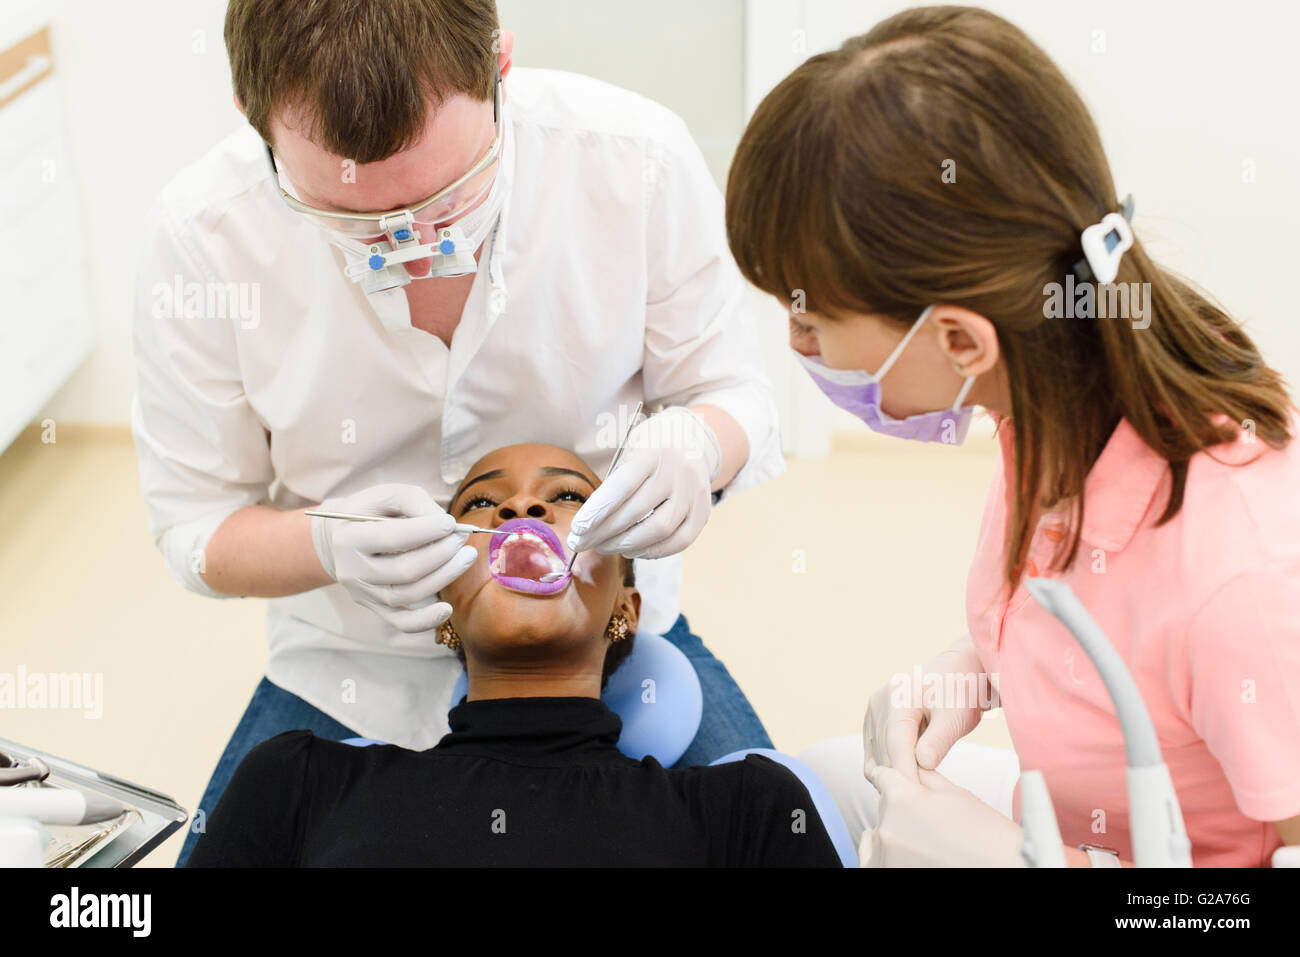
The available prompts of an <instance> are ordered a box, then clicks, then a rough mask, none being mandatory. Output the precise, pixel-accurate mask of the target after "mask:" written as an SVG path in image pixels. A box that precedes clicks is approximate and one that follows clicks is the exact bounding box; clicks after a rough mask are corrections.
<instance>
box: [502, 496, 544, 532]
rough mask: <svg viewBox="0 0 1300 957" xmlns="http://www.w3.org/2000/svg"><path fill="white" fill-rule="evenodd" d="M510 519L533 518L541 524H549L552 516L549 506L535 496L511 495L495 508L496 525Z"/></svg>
mask: <svg viewBox="0 0 1300 957" xmlns="http://www.w3.org/2000/svg"><path fill="white" fill-rule="evenodd" d="M512 518H535V519H537V520H539V521H542V522H548V523H549V522H551V521H553V519H554V515H553V514H552V512H551V506H550V505H549V504H547V503H546V502H544V501H542V500H541V499H540V498H538V497H537V496H536V495H525V494H520V495H512V496H511V497H510V498H508V499H506V500H505V501H504V502H502V503H501V504H500V505H498V506H497V513H496V524H497V525H500V524H502V523H503V522H508V521H509V520H510V519H512Z"/></svg>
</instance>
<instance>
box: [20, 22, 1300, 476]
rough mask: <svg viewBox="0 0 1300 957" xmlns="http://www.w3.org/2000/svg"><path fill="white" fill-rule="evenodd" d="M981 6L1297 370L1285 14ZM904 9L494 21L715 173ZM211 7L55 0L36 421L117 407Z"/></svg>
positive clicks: (184, 140) (1151, 229)
mask: <svg viewBox="0 0 1300 957" xmlns="http://www.w3.org/2000/svg"><path fill="white" fill-rule="evenodd" d="M986 5H987V6H988V7H990V8H991V9H993V10H994V11H996V12H998V13H1001V14H1002V15H1004V16H1006V17H1008V18H1009V19H1011V20H1012V21H1013V22H1015V23H1017V24H1018V25H1019V26H1021V27H1022V28H1023V29H1025V30H1026V32H1027V33H1028V34H1029V35H1030V36H1031V37H1032V38H1033V39H1034V40H1035V41H1037V42H1038V43H1039V44H1040V45H1042V46H1043V47H1044V48H1045V49H1046V50H1047V52H1048V53H1049V54H1050V55H1051V56H1052V57H1053V58H1054V59H1055V60H1056V61H1057V63H1059V64H1060V65H1061V67H1062V69H1063V70H1064V71H1065V73H1066V75H1067V76H1068V77H1069V78H1070V79H1071V80H1072V81H1073V82H1074V83H1075V84H1076V86H1077V87H1078V88H1079V90H1080V92H1081V93H1082V95H1083V97H1084V100H1085V101H1086V102H1087V103H1088V105H1089V107H1090V108H1091V109H1092V111H1093V113H1094V116H1095V117H1096V119H1097V121H1098V124H1099V126H1100V128H1101V132H1102V137H1103V141H1104V143H1105V145H1106V148H1107V151H1108V153H1109V156H1110V159H1111V164H1112V168H1113V170H1114V176H1115V181H1116V185H1117V188H1118V189H1119V191H1120V193H1121V195H1122V194H1123V193H1125V192H1132V193H1133V194H1134V195H1135V196H1136V198H1137V208H1138V214H1137V218H1136V227H1137V230H1138V233H1139V236H1140V238H1141V239H1142V241H1143V242H1144V243H1146V244H1147V245H1148V248H1149V249H1150V250H1151V251H1152V252H1153V254H1154V255H1156V257H1157V258H1158V259H1161V260H1162V261H1163V262H1165V263H1166V264H1167V265H1169V266H1171V267H1173V268H1175V269H1177V270H1178V271H1180V272H1182V273H1184V274H1186V275H1188V276H1190V277H1191V278H1192V279H1194V280H1195V281H1196V282H1198V283H1199V284H1201V285H1202V286H1204V287H1205V288H1207V289H1208V290H1210V291H1211V292H1212V293H1214V294H1215V295H1216V296H1217V298H1219V299H1220V301H1222V302H1223V303H1224V304H1225V305H1226V306H1227V307H1228V308H1229V309H1230V310H1231V311H1232V312H1233V313H1234V314H1235V315H1237V316H1238V317H1239V318H1241V319H1243V320H1245V321H1246V322H1247V323H1248V329H1249V330H1250V331H1251V333H1252V334H1253V335H1255V336H1256V338H1257V341H1258V342H1259V343H1260V345H1261V347H1262V348H1263V350H1264V352H1265V355H1266V356H1267V357H1268V359H1269V361H1270V362H1271V364H1272V365H1274V366H1275V367H1277V368H1279V369H1280V370H1282V371H1283V372H1284V373H1286V374H1287V375H1288V377H1289V378H1290V379H1291V380H1292V381H1295V380H1297V379H1300V322H1298V321H1297V319H1296V317H1295V316H1294V312H1295V306H1294V304H1293V301H1292V299H1291V296H1290V292H1291V288H1290V282H1291V277H1292V276H1293V275H1294V274H1296V272H1297V262H1296V253H1297V247H1298V244H1297V241H1296V238H1295V235H1296V234H1295V230H1296V222H1295V221H1296V214H1297V211H1300V184H1298V182H1297V178H1296V171H1297V169H1298V168H1300V129H1298V128H1297V123H1296V112H1297V111H1296V107H1295V98H1296V94H1297V92H1300V83H1298V82H1297V74H1298V72H1300V70H1298V68H1297V59H1296V55H1295V51H1294V43H1295V40H1296V38H1297V36H1300V13H1298V12H1297V9H1298V8H1297V6H1296V5H1293V4H1280V3H1277V2H1268V0H1243V2H1233V3H1230V4H1229V3H1209V2H1198V3H1186V2H1173V0H1165V2H1155V0H1145V2H1134V0H1128V2H1115V0H1092V2H1089V3H1077V2H1059V0H1008V2H993V3H988V4H986ZM904 6H905V4H900V3H872V2H852V0H803V2H799V0H749V2H743V0H658V2H655V3H648V2H641V0H501V2H500V9H501V21H502V26H503V28H505V29H512V30H514V31H516V33H517V35H518V37H517V47H516V51H517V53H516V62H517V63H519V64H521V65H537V66H553V67H564V68H567V69H571V70H575V71H577V72H586V73H590V74H593V75H596V76H599V77H601V78H604V79H608V80H610V81H611V82H615V83H618V84H620V85H623V86H627V87H631V88H633V89H636V90H638V91H639V92H642V93H644V94H646V95H648V96H650V97H652V98H654V99H657V100H660V101H661V102H664V103H666V104H667V105H669V106H670V107H672V108H673V109H674V110H676V111H677V112H679V113H680V114H682V116H683V117H684V118H685V119H686V120H687V122H688V124H689V125H690V128H691V130H692V132H693V133H694V134H695V136H696V138H697V140H699V142H700V144H701V146H702V148H703V149H704V151H705V155H706V156H707V157H708V159H709V162H710V165H711V167H712V169H713V170H714V173H715V175H716V176H717V177H718V179H719V183H720V184H721V183H722V182H723V181H724V178H725V172H726V167H727V163H728V161H729V158H730V154H731V151H732V149H733V148H734V145H735V142H736V140H737V138H738V137H739V134H740V132H741V130H742V129H743V125H744V120H745V117H746V116H747V115H748V111H749V110H750V109H752V107H753V106H754V105H755V104H756V103H757V101H758V99H759V98H760V97H761V95H762V94H763V93H764V92H766V91H767V90H768V89H770V87H771V86H772V85H773V84H774V83H775V82H776V81H777V80H778V79H779V78H780V77H781V76H783V75H784V74H785V73H787V72H788V71H789V70H790V69H792V68H793V67H794V66H795V65H797V63H798V62H799V60H800V59H802V57H803V56H805V55H807V54H810V53H813V52H817V51H819V50H822V49H826V48H828V47H831V46H834V45H837V44H838V43H839V42H840V41H841V40H842V39H843V38H844V37H846V36H849V35H852V34H854V33H857V32H862V31H864V30H866V29H867V28H869V27H870V25H871V24H872V23H874V22H876V21H877V20H879V19H881V18H883V17H885V16H888V15H889V14H891V13H893V12H895V11H896V10H898V9H902V8H903V7H904ZM224 9H225V3H224V0H118V2H113V3H105V2H99V0H63V2H60V3H56V4H55V10H56V14H55V43H54V45H55V57H56V63H57V70H56V72H57V74H58V75H59V77H60V79H59V84H60V86H59V94H60V102H61V108H62V110H63V113H64V116H63V119H64V120H65V123H64V128H65V130H66V133H67V137H68V139H69V141H70V145H71V151H72V163H73V167H74V169H73V170H72V175H74V176H75V177H76V178H77V179H76V182H77V185H78V190H79V194H80V204H81V207H82V209H83V210H84V215H85V237H86V243H87V250H88V254H89V255H88V257H87V259H88V264H87V266H86V269H87V276H86V278H87V280H88V283H89V288H90V292H91V310H92V315H91V319H92V323H93V326H94V329H95V341H96V345H95V349H94V352H93V354H92V356H91V358H90V359H89V360H88V361H87V362H86V363H85V364H84V365H83V366H82V367H81V369H80V370H79V371H78V372H77V373H76V374H75V375H74V377H73V378H72V380H71V381H70V383H69V384H68V386H67V387H66V388H64V389H63V390H62V391H61V393H60V394H59V395H58V396H56V397H55V399H54V400H53V401H52V402H51V403H50V404H49V405H48V407H47V409H45V410H44V411H43V412H42V413H41V416H38V418H40V417H43V416H44V415H50V416H53V417H54V418H55V419H56V420H58V421H59V422H95V423H110V424H126V423H127V422H128V421H129V408H130V396H131V388H132V387H131V360H130V316H129V314H128V309H127V306H128V299H127V297H128V290H129V284H130V279H131V276H132V274H133V271H134V268H135V255H136V249H137V246H138V240H139V232H138V231H139V224H140V220H141V217H142V214H143V212H144V210H145V208H146V207H147V205H148V203H149V202H150V200H151V199H152V197H153V196H154V195H155V194H156V193H157V191H158V190H159V189H160V188H161V187H162V185H163V184H164V183H165V182H166V180H167V179H168V178H169V177H170V176H171V175H172V174H173V173H174V172H175V171H176V170H177V169H179V168H180V167H181V166H183V165H184V164H186V163H188V162H190V161H192V160H193V159H194V158H196V157H197V156H199V155H201V154H202V153H203V152H204V150H205V149H207V148H208V147H209V146H210V145H211V144H213V143H214V142H216V141H217V140H218V139H219V138H221V137H222V136H223V135H225V134H226V133H227V132H228V131H230V130H231V129H233V128H234V127H235V125H236V124H238V123H240V122H242V119H241V117H240V116H239V115H238V113H237V112H236V111H235V109H234V107H233V105H232V103H231V94H230V85H229V84H230V79H229V68H228V65H227V62H226V56H225V51H224V49H223V46H222V39H221V26H222V19H223V15H224ZM795 31H802V34H796V33H795ZM1095 31H1103V32H1104V44H1105V49H1104V52H1094V44H1095V43H1096V39H1097V34H1096V32H1095ZM800 41H801V42H802V48H801V52H795V50H796V47H798V46H799V42H800ZM1247 160H1252V161H1253V162H1254V164H1255V169H1256V182H1255V183H1253V184H1251V183H1244V182H1243V181H1242V168H1243V167H1242V164H1243V163H1244V162H1245V161H1247ZM50 295H51V296H58V295H60V291H59V290H57V289H51V290H50ZM758 307H759V308H760V309H761V310H762V321H761V322H760V327H761V329H762V334H763V337H764V348H765V354H766V355H767V357H768V359H769V362H770V366H771V371H772V375H773V379H774V382H775V383H776V385H777V389H778V395H779V397H780V400H781V407H782V412H783V420H784V423H785V426H784V432H785V435H786V444H787V447H788V448H789V449H791V450H792V451H800V452H807V453H815V452H819V451H824V450H825V449H826V448H827V446H828V441H829V434H830V431H831V430H832V428H836V427H838V426H839V425H842V424H845V420H844V419H841V418H835V417H833V416H832V412H833V411H834V410H833V409H831V408H830V407H829V406H828V405H827V404H826V403H825V402H824V401H823V400H821V399H820V397H818V396H816V395H815V394H814V393H813V392H811V391H809V390H810V388H811V387H810V386H808V384H807V383H806V382H804V381H803V379H802V374H800V376H795V375H793V374H792V373H793V372H794V371H797V370H795V369H794V367H793V365H792V364H791V363H790V362H789V359H788V356H787V355H786V354H785V349H784V337H785V323H784V318H783V313H782V312H781V311H780V309H778V308H777V307H776V306H775V305H773V304H771V303H761V304H758ZM809 399H813V400H815V401H807V400H809ZM859 428H860V427H859Z"/></svg>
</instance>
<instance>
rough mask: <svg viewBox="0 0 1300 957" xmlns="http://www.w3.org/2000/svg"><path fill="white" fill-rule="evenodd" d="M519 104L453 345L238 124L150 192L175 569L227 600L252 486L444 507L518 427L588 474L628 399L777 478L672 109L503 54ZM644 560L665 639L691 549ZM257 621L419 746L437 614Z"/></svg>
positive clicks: (443, 662) (350, 703) (162, 520)
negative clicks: (708, 422)
mask: <svg viewBox="0 0 1300 957" xmlns="http://www.w3.org/2000/svg"><path fill="white" fill-rule="evenodd" d="M506 96H507V99H506V104H505V113H504V118H505V123H504V130H505V142H504V144H503V153H502V160H501V167H500V172H499V176H500V178H501V186H502V188H503V189H505V190H506V201H505V205H504V207H503V211H502V213H501V215H500V218H499V220H498V224H497V227H496V229H495V231H494V232H493V233H492V234H491V235H490V236H489V238H488V239H487V240H486V241H485V247H486V248H485V250H484V254H483V256H482V257H481V261H480V264H479V269H478V273H477V275H476V278H475V280H474V283H473V287H472V289H471V292H470V295H469V299H468V300H467V302H466V304H465V308H464V312H463V314H462V316H461V320H460V324H459V325H458V326H457V327H456V329H455V333H454V335H453V337H452V342H451V348H450V349H448V348H447V347H446V346H445V345H444V344H443V342H442V341H441V340H440V339H438V338H437V337H436V336H433V335H431V334H429V333H427V332H423V331H421V330H419V329H416V328H414V327H413V326H411V324H410V315H409V312H408V308H407V299H406V295H405V292H404V291H403V290H402V289H396V290H391V291H388V292H385V293H379V294H376V295H373V296H369V297H367V296H366V295H365V294H364V293H363V292H362V291H361V289H360V287H359V286H357V285H355V284H354V283H352V282H351V281H350V280H348V279H347V278H346V277H345V276H344V275H343V271H342V265H343V261H344V260H343V255H342V253H341V251H340V250H339V249H337V248H335V247H334V246H333V245H331V243H330V242H329V241H328V239H327V237H326V235H325V233H324V232H323V231H322V230H321V229H319V228H318V227H317V226H315V225H313V224H312V223H311V222H310V221H308V220H306V219H305V218H304V217H302V216H300V215H299V214H297V213H294V212H293V211H291V210H290V209H288V208H287V207H286V206H285V205H284V203H283V201H282V200H281V199H280V197H279V195H278V193H277V192H276V190H275V187H274V184H273V182H272V179H271V174H270V167H269V164H268V162H267V157H266V152H265V149H264V147H263V145H262V142H261V140H260V138H259V137H258V135H257V133H256V132H255V131H254V130H253V129H252V128H251V127H246V128H244V129H241V130H239V131H238V132H236V133H234V134H232V135H231V136H229V137H228V138H227V139H225V140H224V141H223V142H221V143H220V144H218V145H217V146H216V147H215V148H214V149H212V150H211V151H210V152H208V153H207V155H205V156H204V157H203V158H202V159H200V160H199V161H198V162H197V163H195V164H194V165H192V166H190V167H188V168H187V169H185V170H183V171H182V172H181V173H179V174H178V175H177V176H176V177H175V179H174V180H173V181H172V182H171V183H170V184H169V185H168V186H167V187H166V188H165V189H164V191H163V192H162V194H161V196H160V197H159V199H158V200H157V202H156V203H155V205H154V207H153V209H152V210H151V213H150V217H149V222H148V225H147V228H146V238H145V245H144V251H143V258H142V262H141V265H140V271H139V275H138V277H137V285H136V299H135V306H134V309H135V316H134V318H135V333H134V345H135V356H136V396H135V402H134V405H133V409H132V427H133V431H134V435H135V441H136V448H137V452H138V455H139V462H140V480H141V485H142V486H143V491H144V498H145V502H146V504H147V506H148V511H149V520H150V528H151V531H152V532H153V534H154V536H155V540H156V542H157V544H158V547H159V548H160V550H161V551H162V553H163V555H164V556H165V558H166V562H167V566H168V568H169V570H170V571H171V573H172V575H173V577H175V578H176V580H177V581H179V582H180V583H181V584H182V585H184V586H185V587H187V588H190V589H192V590H194V591H196V592H199V593H201V594H205V595H211V596H213V597H222V596H219V595H218V593H217V592H215V591H213V590H212V589H211V588H210V587H209V586H208V585H207V584H206V583H205V582H204V581H203V579H202V577H201V576H200V570H201V556H202V555H203V551H204V549H205V548H206V546H207V543H208V540H209V539H210V537H211V536H212V533H213V532H214V531H215V530H216V528H217V526H218V525H220V524H221V522H222V521H224V520H225V519H226V517H227V516H229V515H230V514H231V513H232V512H234V511H236V510H237V509H240V508H244V507H246V506H249V505H254V504H259V503H260V504H269V505H272V506H274V507H276V508H281V509H294V508H301V507H304V506H307V505H313V504H316V503H319V502H320V501H322V500H323V499H325V498H328V497H331V496H337V495H343V494H348V493H352V492H357V491H360V490H362V489H365V488H368V487H370V486H373V485H378V484H381V483H387V482H400V483H404V484H411V485H419V486H421V487H423V488H425V489H427V490H428V491H429V493H430V494H431V495H432V496H433V498H434V499H435V500H436V501H437V502H438V503H439V504H441V505H442V506H443V507H446V505H447V504H448V503H449V501H450V498H451V495H452V493H453V492H454V491H455V489H456V486H457V485H458V483H459V482H460V481H461V480H462V479H463V478H464V477H465V475H466V472H467V471H468V469H469V467H470V466H471V465H472V464H473V463H474V461H475V460H476V459H478V458H479V457H480V456H482V455H484V454H486V453H487V452H490V451H492V450H494V449H496V448H499V447H501V446H505V445H510V444H513V443H517V442H546V443H550V444H553V445H557V446H561V447H564V448H568V449H572V450H573V451H574V452H576V453H577V454H578V455H579V456H581V457H582V458H583V459H584V460H585V461H586V462H587V463H588V464H589V465H590V466H591V467H592V469H593V470H595V471H596V473H597V474H603V471H604V469H605V467H606V466H607V465H608V464H609V460H610V458H611V456H612V455H613V448H612V447H610V446H611V445H612V444H613V443H611V442H610V441H609V439H608V436H609V434H610V432H611V429H610V427H609V416H610V415H617V414H618V412H619V409H620V406H622V407H623V410H624V411H623V413H622V414H623V415H624V416H626V415H627V414H628V413H630V411H631V409H632V407H634V406H635V404H636V402H637V401H638V400H641V399H643V398H644V399H645V401H646V402H647V405H655V404H663V405H698V404H709V405H715V406H718V407H720V408H722V409H724V410H725V411H726V412H728V413H729V414H730V415H731V416H733V417H734V418H735V420H736V421H737V422H738V423H739V425H740V427H741V428H742V429H743V430H744V433H745V435H746V437H747V438H748V440H749V458H748V461H747V462H746V464H745V465H744V467H743V468H742V469H741V470H740V472H739V474H737V476H736V477H735V478H734V479H733V480H732V481H731V483H730V484H729V485H728V487H727V489H726V490H725V493H724V494H732V493H734V492H736V491H739V490H742V489H744V488H747V487H749V486H752V485H755V484H757V483H759V482H762V481H766V480H767V479H770V478H773V477H775V476H777V475H779V474H780V473H781V472H782V471H783V469H784V463H783V461H782V458H781V452H780V443H779V438H778V431H777V416H776V407H775V404H774V402H773V399H772V395H771V388H770V385H769V383H768V382H767V380H766V378H765V375H764V373H763V371H762V366H761V361H760V358H759V350H758V338H757V335H756V332H755V330H754V328H753V321H752V317H751V316H750V314H749V312H748V311H747V309H746V299H747V297H746V291H745V285H744V282H743V280H742V278H741V277H740V275H739V272H738V271H737V269H736V267H735V264H734V262H733V261H732V259H731V256H730V254H729V252H728V249H727V244H726V237H725V233H724V224H723V214H722V201H721V197H720V195H719V193H718V190H717V188H716V186H715V185H714V183H713V180H712V178H711V177H710V174H709V171H708V169H707V167H706V166H705V163H704V160H703V157H702V156H701V154H700V151H699V149H698V148H697V147H696V145H695V143H694V142H693V141H692V139H691V137H690V134H689V133H688V131H687V129H686V126H685V124H683V123H682V121H681V120H680V119H679V118H678V117H677V116H675V115H674V114H673V113H671V112H670V111H669V110H667V109H665V108H664V107H662V106H659V105H657V104H655V103H652V102H650V101H648V100H646V99H644V98H643V97H641V96H638V95H636V94H634V93H630V92H628V91H625V90H620V89H617V88H615V87H612V86H609V85H607V84H604V83H601V82H599V81H596V80H593V79H590V78H587V77H582V76H577V75H574V74H568V73H561V72H556V71H549V70H528V69H515V70H514V71H512V72H511V74H510V76H509V77H508V78H507V86H506ZM415 281H417V282H438V281H439V280H437V279H425V280H415ZM232 284H233V285H232ZM623 421H626V420H625V419H624V420H623ZM615 441H616V439H615ZM636 574H637V586H638V588H639V589H640V591H641V593H642V596H643V599H642V600H643V606H642V622H641V627H642V629H644V630H647V631H651V632H657V633H662V632H664V631H666V630H667V629H668V628H669V627H670V626H671V625H672V623H673V622H674V621H675V620H676V618H677V615H678V595H679V590H680V584H681V558H680V556H673V557H670V558H665V559H660V560H657V561H643V560H638V561H637V563H636ZM268 631H269V644H270V649H269V658H268V662H267V676H268V677H269V678H270V679H271V680H272V681H273V682H274V683H275V684H277V685H279V686H281V687H283V688H285V689H287V690H289V691H291V692H293V693H294V694H297V695H298V696H300V697H302V698H303V699H305V700H306V701H308V702H310V703H311V704H313V705H315V706H316V707H317V708H320V709H321V710H322V711H324V712H326V713H327V714H329V715H331V716H332V717H334V718H336V719H337V720H338V721H340V722H342V723H343V724H345V725H347V726H348V727H350V728H352V729H353V730H355V731H357V732H358V733H360V734H362V735H365V736H367V737H374V738H379V739H381V740H384V741H389V742H393V743H395V744H400V745H404V746H406V747H411V748H418V749H423V748H428V747H431V746H432V745H434V744H435V743H436V742H437V741H438V739H439V738H440V737H441V736H442V735H443V734H445V733H446V732H447V730H448V729H447V721H446V715H447V710H448V708H449V706H450V704H451V701H450V697H451V690H452V686H453V684H454V682H455V680H456V678H457V676H458V675H459V673H460V670H461V666H460V664H459V662H458V661H457V660H456V658H455V657H454V655H453V654H452V652H450V651H449V650H447V649H446V648H445V647H443V646H442V645H438V644H435V642H434V633H433V632H432V631H430V632H423V633H420V634H414V635H412V634H403V633H401V632H398V631H396V630H395V629H393V628H392V627H391V626H389V625H387V624H386V623H385V622H383V621H382V620H381V619H380V618H379V617H377V616H376V615H374V614H373V613H372V612H370V611H369V610H368V609H365V608H362V607H361V606H359V605H357V604H355V603H354V602H353V601H352V599H351V598H350V597H349V596H348V594H347V592H345V591H344V589H343V588H342V586H340V585H330V586H328V587H324V588H318V589H315V590H313V591H309V592H304V593H302V594H299V595H293V596H290V597H286V598H276V599H272V600H271V601H270V602H269V614H268Z"/></svg>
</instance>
